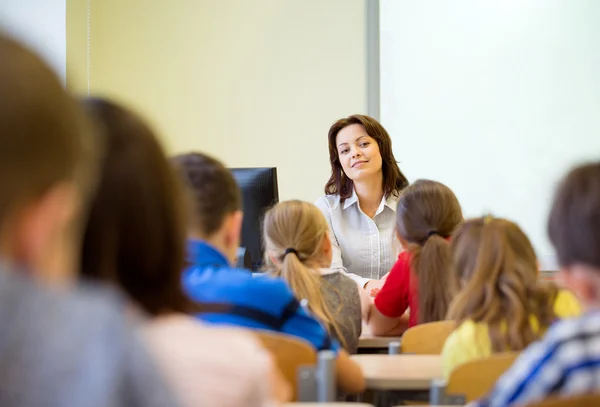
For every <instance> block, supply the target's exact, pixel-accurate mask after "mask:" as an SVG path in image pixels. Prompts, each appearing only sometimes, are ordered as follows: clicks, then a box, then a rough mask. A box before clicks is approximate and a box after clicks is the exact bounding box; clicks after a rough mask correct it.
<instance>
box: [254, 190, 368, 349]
mask: <svg viewBox="0 0 600 407" xmlns="http://www.w3.org/2000/svg"><path fill="white" fill-rule="evenodd" d="M328 230H329V229H328V226H327V221H326V220H325V218H324V217H323V214H322V213H321V211H319V209H318V208H317V207H316V206H314V205H312V204H310V203H307V202H302V201H287V202H281V203H279V204H277V205H275V207H273V208H272V209H270V210H269V211H268V212H267V213H266V215H265V220H264V232H263V236H264V241H265V263H266V264H267V269H268V270H269V271H270V273H271V274H272V275H274V276H277V277H281V278H283V279H284V280H285V281H287V283H288V284H289V286H290V287H291V289H292V291H293V292H294V294H295V295H296V297H297V298H301V299H305V300H307V301H308V308H309V309H310V311H311V312H312V314H313V315H315V316H316V317H317V318H319V320H320V321H321V322H323V323H325V325H326V326H327V327H328V330H329V333H330V334H331V335H332V336H333V337H334V338H336V339H337V340H338V341H339V342H341V343H342V345H343V346H344V348H345V349H346V350H347V351H348V352H350V353H356V351H357V349H358V337H359V336H360V333H361V330H362V314H363V311H362V308H364V310H365V312H366V311H368V309H369V307H370V301H369V298H368V296H367V293H366V292H365V291H364V290H362V289H360V288H359V287H358V286H357V284H356V283H355V282H354V281H352V279H350V278H349V277H348V276H346V275H345V274H344V273H341V272H340V271H335V270H332V269H330V268H329V265H330V264H331V252H332V247H331V240H330V238H329V233H328ZM360 293H362V296H361V294H360ZM361 297H362V298H363V304H364V305H363V306H362V308H361Z"/></svg>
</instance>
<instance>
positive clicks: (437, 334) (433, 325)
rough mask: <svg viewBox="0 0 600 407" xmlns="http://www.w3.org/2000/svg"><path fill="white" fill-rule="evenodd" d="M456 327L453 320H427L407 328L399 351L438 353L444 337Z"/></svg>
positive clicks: (418, 353) (423, 353)
mask: <svg viewBox="0 0 600 407" xmlns="http://www.w3.org/2000/svg"><path fill="white" fill-rule="evenodd" d="M454 328H456V323H455V322H454V321H438V322H428V323H426V324H420V325H416V326H413V327H412V328H409V329H407V330H406V332H404V335H403V336H402V344H401V346H400V352H401V353H415V354H417V355H439V354H441V353H442V348H443V347H444V342H446V338H448V336H449V335H450V333H452V331H453V330H454Z"/></svg>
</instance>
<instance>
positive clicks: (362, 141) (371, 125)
mask: <svg viewBox="0 0 600 407" xmlns="http://www.w3.org/2000/svg"><path fill="white" fill-rule="evenodd" d="M329 161H330V163H331V177H330V178H329V181H327V184H326V185H325V196H323V197H321V198H319V199H318V200H317V202H316V205H317V206H318V207H319V209H321V211H322V212H323V214H324V215H325V217H326V219H327V221H328V223H329V229H330V233H331V242H332V246H333V260H332V263H331V268H332V269H334V270H336V269H337V270H343V271H345V272H347V273H349V275H350V277H352V278H353V279H354V280H355V281H356V282H357V283H359V284H360V285H361V286H362V287H364V288H366V289H367V288H368V289H372V288H378V287H381V285H382V284H383V283H382V281H381V280H380V279H381V278H382V277H383V276H384V275H385V274H386V273H387V272H388V271H390V269H391V268H392V265H393V264H394V262H395V260H396V255H397V250H396V247H397V246H396V245H395V244H394V238H393V232H394V225H395V218H396V205H397V202H398V196H399V194H400V191H402V189H404V188H405V187H406V186H407V185H408V180H407V179H406V177H405V176H404V174H402V172H401V171H400V168H399V167H398V164H397V162H396V159H395V158H394V153H393V152H392V140H391V138H390V136H389V134H388V133H387V131H386V130H385V129H384V128H383V126H382V125H381V124H380V123H379V122H378V121H377V120H375V119H373V118H371V117H369V116H363V115H353V116H349V117H347V118H343V119H340V120H338V121H337V122H335V123H334V124H333V126H331V128H330V129H329Z"/></svg>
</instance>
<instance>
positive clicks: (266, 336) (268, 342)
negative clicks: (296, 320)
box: [256, 331, 317, 400]
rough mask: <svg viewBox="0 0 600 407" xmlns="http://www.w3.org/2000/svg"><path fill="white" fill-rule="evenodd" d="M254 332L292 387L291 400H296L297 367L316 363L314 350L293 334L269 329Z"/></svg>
mask: <svg viewBox="0 0 600 407" xmlns="http://www.w3.org/2000/svg"><path fill="white" fill-rule="evenodd" d="M256 334H257V335H258V338H259V339H260V340H261V342H262V344H263V346H264V347H265V348H267V349H268V350H269V351H270V352H271V354H272V355H273V356H274V358H275V362H276V364H277V367H278V368H279V370H280V371H281V373H282V374H283V377H285V379H286V380H287V382H288V383H289V384H290V386H291V388H292V400H296V399H297V395H298V389H297V380H296V377H297V372H298V368H299V367H300V366H304V365H311V366H314V365H316V363H317V352H316V350H315V349H314V348H313V347H312V345H311V344H310V343H309V342H307V341H304V340H303V339H301V338H297V337H295V336H291V335H286V334H282V333H278V332H270V331H256Z"/></svg>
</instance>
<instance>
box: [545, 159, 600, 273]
mask: <svg viewBox="0 0 600 407" xmlns="http://www.w3.org/2000/svg"><path fill="white" fill-rule="evenodd" d="M548 234H549V236H550V241H551V242H552V244H553V245H554V247H555V249H556V254H557V257H558V263H559V264H560V265H561V266H571V265H573V264H575V263H583V264H587V265H588V266H592V267H595V268H598V269H600V161H599V162H594V163H589V164H585V165H581V166H579V167H576V168H574V169H573V170H571V171H570V172H569V173H568V174H567V175H566V176H565V177H564V179H563V180H562V182H561V184H560V186H559V187H558V190H557V191H556V195H555V197H554V202H553V204H552V209H551V210H550V217H549V219H548Z"/></svg>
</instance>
